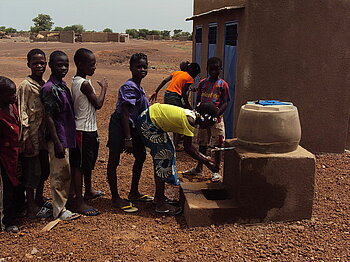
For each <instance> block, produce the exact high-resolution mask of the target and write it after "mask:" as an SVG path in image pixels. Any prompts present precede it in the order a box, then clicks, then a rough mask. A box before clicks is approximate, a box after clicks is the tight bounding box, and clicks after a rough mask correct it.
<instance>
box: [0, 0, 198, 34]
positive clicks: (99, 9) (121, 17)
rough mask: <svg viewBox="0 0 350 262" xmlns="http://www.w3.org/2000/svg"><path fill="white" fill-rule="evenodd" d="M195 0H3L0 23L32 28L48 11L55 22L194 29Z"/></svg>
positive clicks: (94, 26)
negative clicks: (36, 19)
mask: <svg viewBox="0 0 350 262" xmlns="http://www.w3.org/2000/svg"><path fill="white" fill-rule="evenodd" d="M192 13H193V0H0V14H1V15H0V26H6V27H13V28H15V29H17V30H29V29H30V27H31V26H33V22H32V19H33V18H34V17H36V16H37V15H38V14H48V15H50V17H51V18H52V20H53V22H54V25H53V27H55V26H60V27H65V26H68V25H73V24H81V25H83V26H84V28H85V29H86V30H95V31H102V30H103V29H105V28H111V29H112V30H113V32H118V33H124V32H125V29H133V28H134V29H141V28H146V29H149V30H170V31H172V30H174V29H181V30H183V31H186V32H192V22H191V21H190V22H188V21H187V22H186V21H185V19H186V18H188V17H191V16H192Z"/></svg>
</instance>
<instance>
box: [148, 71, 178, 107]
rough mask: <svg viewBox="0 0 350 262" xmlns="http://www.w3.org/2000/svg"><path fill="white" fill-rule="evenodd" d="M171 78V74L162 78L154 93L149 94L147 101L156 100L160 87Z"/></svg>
mask: <svg viewBox="0 0 350 262" xmlns="http://www.w3.org/2000/svg"><path fill="white" fill-rule="evenodd" d="M172 78H173V76H172V75H170V76H168V77H167V78H165V79H163V81H162V82H161V83H160V84H159V86H158V87H157V89H156V90H155V91H154V93H153V94H152V95H151V97H150V99H149V101H150V103H152V102H155V101H156V100H157V95H158V92H159V91H160V89H162V87H163V86H165V84H166V83H168V82H169V81H170V80H171V79H172Z"/></svg>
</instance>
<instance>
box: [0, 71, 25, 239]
mask: <svg viewBox="0 0 350 262" xmlns="http://www.w3.org/2000/svg"><path fill="white" fill-rule="evenodd" d="M0 93H1V96H0V174H1V180H2V183H1V185H2V190H1V191H3V192H2V193H3V199H2V204H3V217H2V221H1V223H0V224H3V225H4V226H5V230H6V231H7V232H12V233H17V232H18V231H19V229H18V226H17V221H16V220H17V217H16V210H15V206H16V203H15V202H16V197H15V191H16V187H17V186H19V185H20V182H19V180H18V178H17V174H16V171H17V164H18V153H19V135H20V123H19V116H18V111H17V106H16V104H15V103H16V100H17V97H16V85H15V83H14V82H13V81H12V80H10V79H8V78H7V77H3V76H0ZM0 218H1V217H0Z"/></svg>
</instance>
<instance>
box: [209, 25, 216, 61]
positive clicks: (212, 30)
mask: <svg viewBox="0 0 350 262" xmlns="http://www.w3.org/2000/svg"><path fill="white" fill-rule="evenodd" d="M217 29H218V25H217V23H211V24H209V30H208V59H209V58H210V57H213V56H216V33H217Z"/></svg>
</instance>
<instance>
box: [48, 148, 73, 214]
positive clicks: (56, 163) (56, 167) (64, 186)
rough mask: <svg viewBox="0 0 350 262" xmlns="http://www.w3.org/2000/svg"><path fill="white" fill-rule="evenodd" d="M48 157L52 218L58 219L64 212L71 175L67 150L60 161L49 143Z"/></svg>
mask: <svg viewBox="0 0 350 262" xmlns="http://www.w3.org/2000/svg"><path fill="white" fill-rule="evenodd" d="M48 147H49V156H50V171H51V173H50V184H51V194H52V205H53V216H54V217H55V218H58V217H59V216H60V215H61V214H62V212H64V211H65V210H66V208H65V206H66V203H67V199H68V195H69V188H70V183H71V173H70V167H69V150H68V149H65V157H64V158H62V159H59V158H56V157H55V151H54V145H53V143H52V142H50V143H49V145H48Z"/></svg>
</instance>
